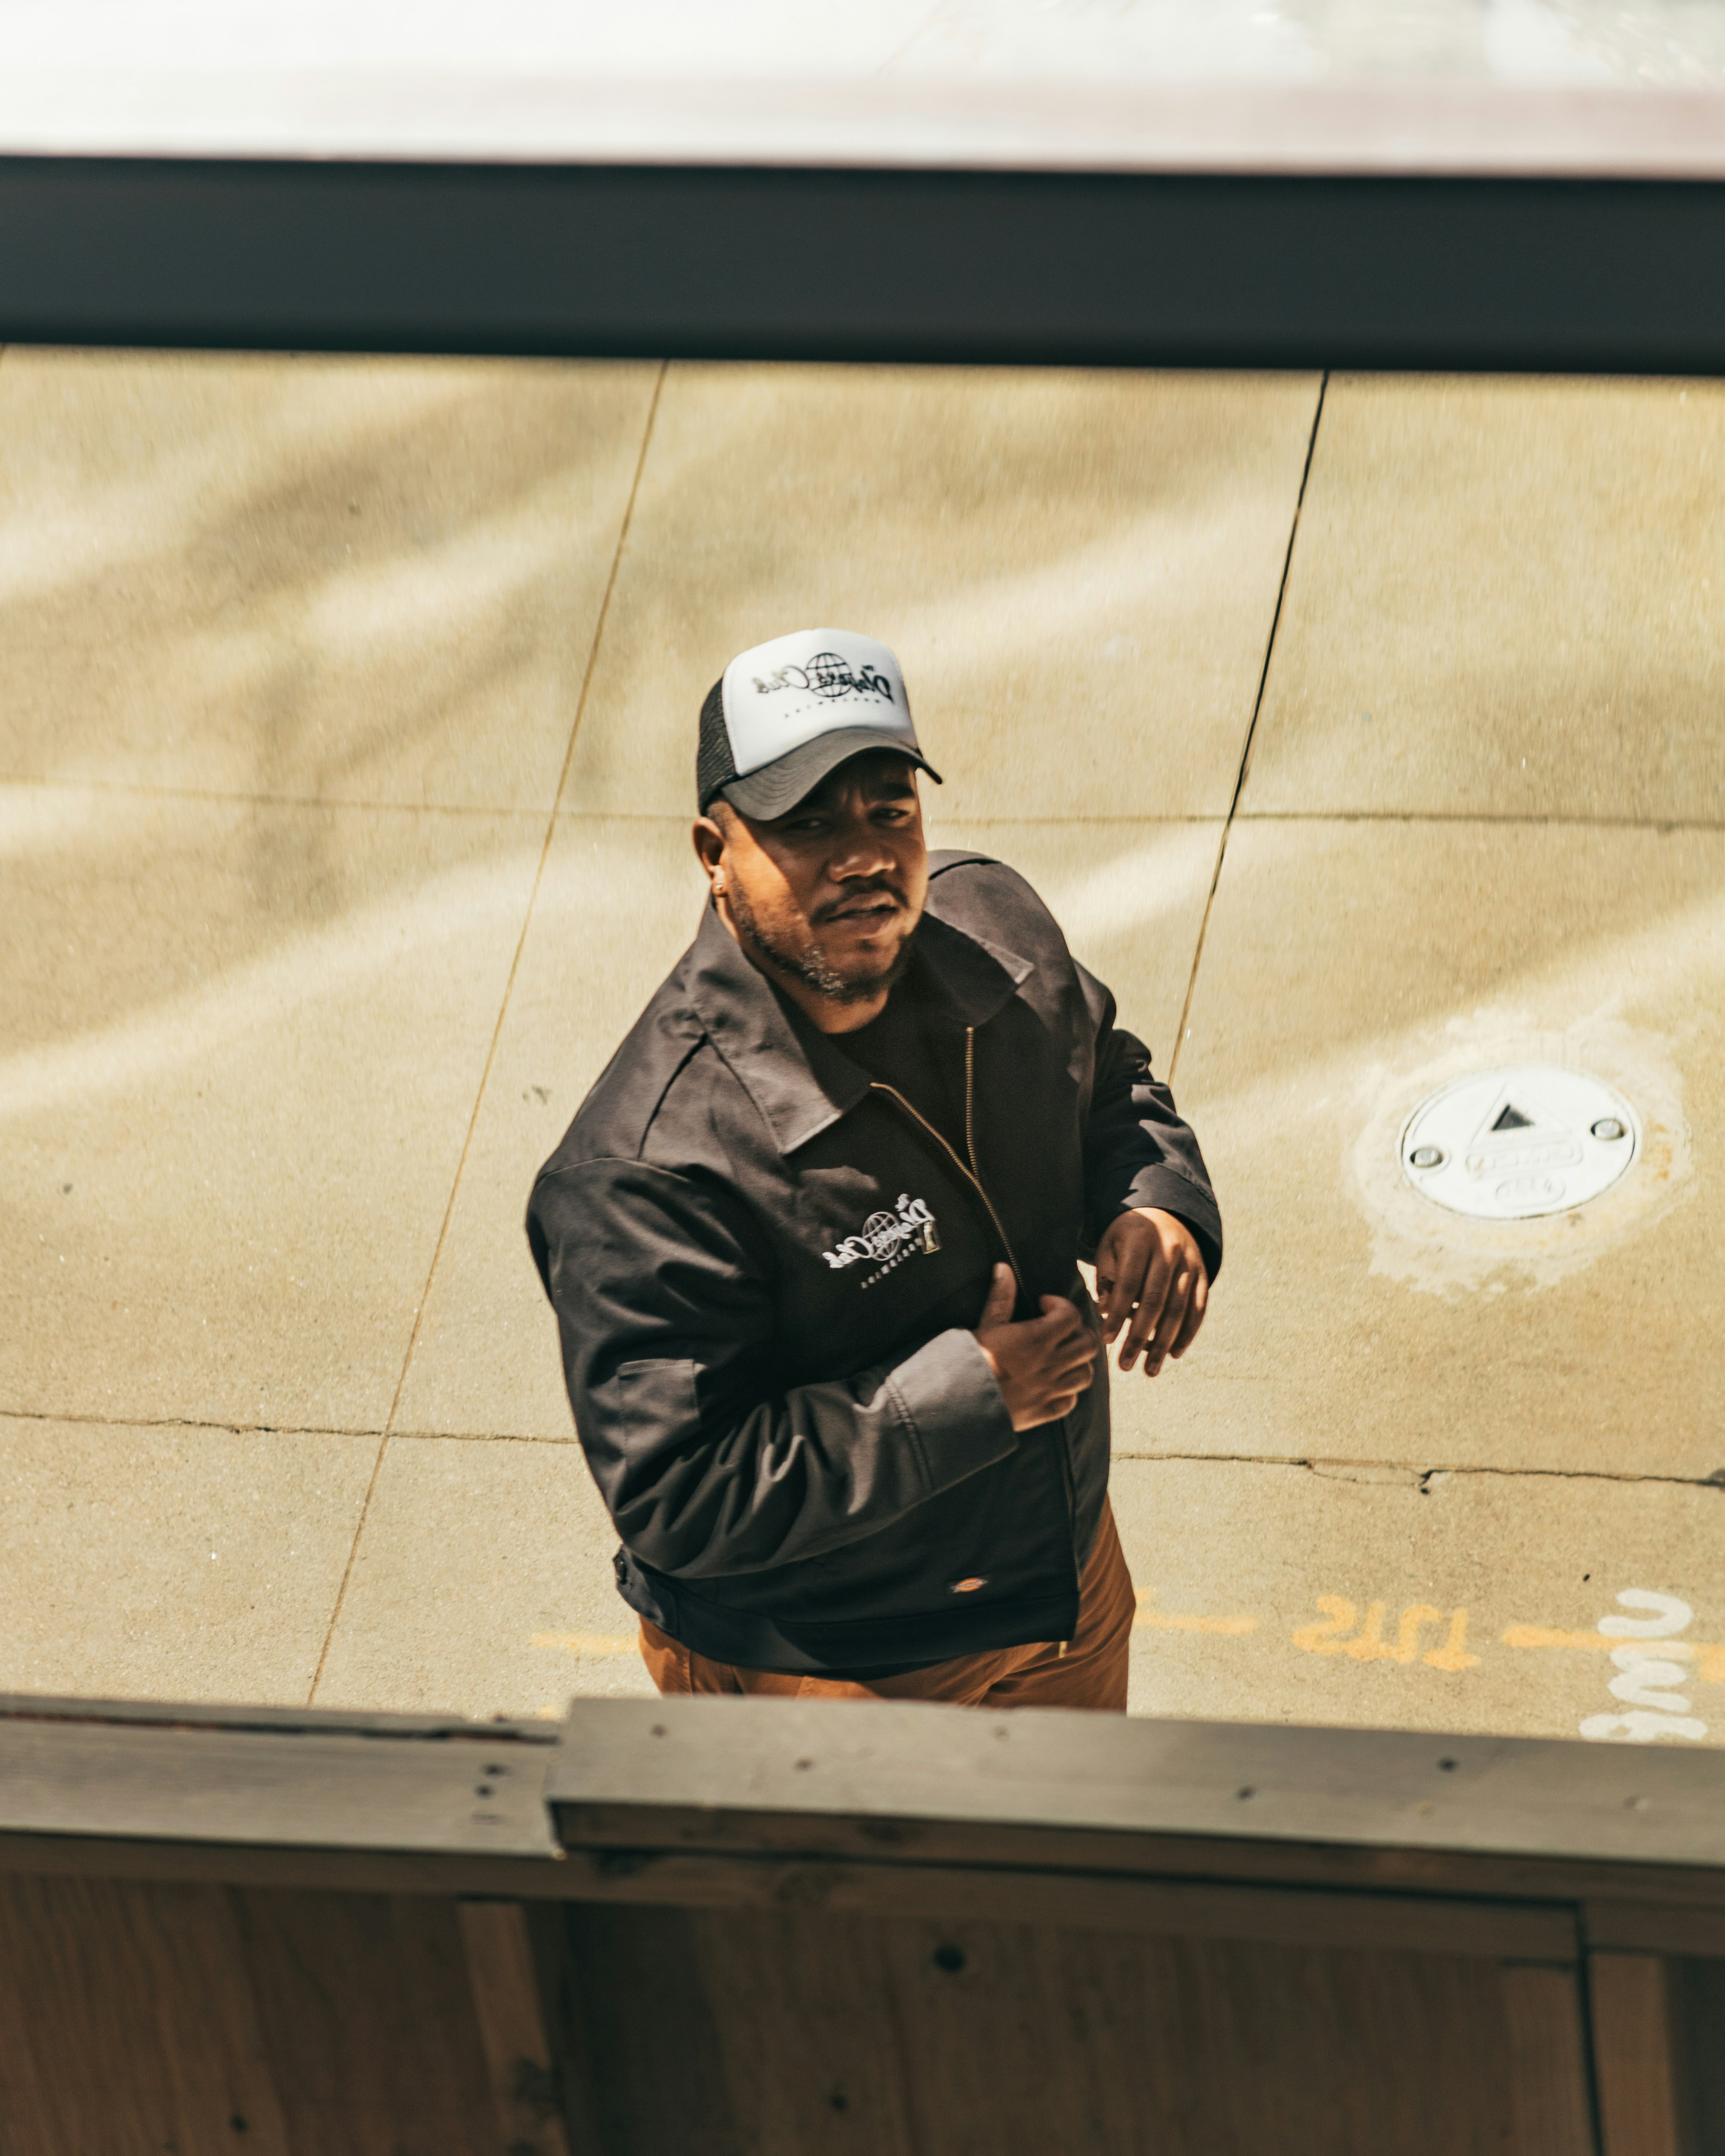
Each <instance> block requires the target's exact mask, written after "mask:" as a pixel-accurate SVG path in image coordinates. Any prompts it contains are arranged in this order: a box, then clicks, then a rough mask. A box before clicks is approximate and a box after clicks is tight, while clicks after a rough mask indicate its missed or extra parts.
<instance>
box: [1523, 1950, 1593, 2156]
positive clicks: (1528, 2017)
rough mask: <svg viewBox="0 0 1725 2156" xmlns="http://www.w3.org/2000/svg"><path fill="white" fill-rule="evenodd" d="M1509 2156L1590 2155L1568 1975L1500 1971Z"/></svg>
mask: <svg viewBox="0 0 1725 2156" xmlns="http://www.w3.org/2000/svg"><path fill="white" fill-rule="evenodd" d="M1502 1995H1503V2005H1504V2012H1505V2015H1506V2018H1507V2026H1508V2030H1509V2052H1510V2086H1511V2091H1512V2106H1513V2112H1514V2117H1515V2140H1514V2143H1513V2144H1512V2145H1513V2147H1514V2149H1515V2156H1594V2128H1593V2101H1592V2095H1591V2091H1590V2088H1589V2081H1588V2071H1587V2046H1586V2044H1585V2041H1584V2037H1583V2034H1582V2017H1581V1994H1580V1989H1579V1984H1578V1981H1577V1977H1576V1973H1575V1971H1574V1969H1541V1968H1538V1967H1536V1966H1534V1965H1533V1964H1532V1963H1527V1964H1524V1965H1522V1966H1521V1967H1519V1968H1511V1969H1505V1970H1504V1971H1503V1973H1502Z"/></svg>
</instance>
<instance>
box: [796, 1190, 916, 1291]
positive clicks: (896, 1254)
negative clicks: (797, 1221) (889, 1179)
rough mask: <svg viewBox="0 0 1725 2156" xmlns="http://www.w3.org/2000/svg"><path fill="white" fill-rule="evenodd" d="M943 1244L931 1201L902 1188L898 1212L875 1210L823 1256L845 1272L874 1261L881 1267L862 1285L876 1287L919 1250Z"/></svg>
mask: <svg viewBox="0 0 1725 2156" xmlns="http://www.w3.org/2000/svg"><path fill="white" fill-rule="evenodd" d="M940 1246H941V1234H940V1229H938V1228H937V1226H936V1225H935V1221H934V1215H933V1214H932V1213H931V1212H930V1211H929V1209H928V1204H927V1200H926V1199H922V1198H912V1197H911V1194H910V1193H909V1192H908V1191H901V1192H900V1193H899V1197H898V1210H897V1213H896V1215H895V1214H891V1213H871V1214H870V1215H869V1217H868V1219H866V1220H865V1221H864V1222H863V1224H862V1226H861V1227H860V1229H858V1230H857V1232H856V1234H855V1235H847V1236H845V1239H844V1240H843V1241H842V1242H839V1243H835V1244H834V1245H833V1247H832V1249H831V1250H823V1251H822V1252H821V1255H822V1256H823V1257H824V1259H825V1260H826V1261H827V1263H828V1264H829V1265H830V1266H831V1267H832V1269H833V1270H834V1272H842V1271H843V1270H845V1266H846V1265H862V1264H866V1263H870V1262H873V1263H874V1264H875V1265H879V1266H880V1271H879V1272H875V1273H871V1274H870V1276H869V1278H868V1279H867V1280H865V1281H864V1282H863V1283H862V1284H863V1286H865V1287H872V1286H874V1285H875V1281H877V1280H879V1279H880V1278H881V1276H882V1275H884V1274H886V1273H889V1272H891V1270H893V1268H894V1267H895V1266H896V1265H901V1264H902V1263H903V1262H904V1260H906V1258H907V1257H911V1256H914V1255H915V1254H916V1252H917V1251H918V1250H926V1251H934V1250H938V1249H939V1248H940Z"/></svg>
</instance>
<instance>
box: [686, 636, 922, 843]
mask: <svg viewBox="0 0 1725 2156" xmlns="http://www.w3.org/2000/svg"><path fill="white" fill-rule="evenodd" d="M871 748H884V749H891V750H892V751H893V752H895V753H896V754H897V755H899V756H902V757H908V758H909V760H910V761H911V762H912V763H914V764H916V766H917V767H919V768H920V769H922V770H923V771H926V772H927V773H928V775H929V777H930V778H932V780H933V781H934V783H935V784H936V785H937V786H938V785H939V783H940V776H941V775H940V773H938V772H937V770H936V769H935V767H934V766H933V765H932V763H931V762H929V761H928V759H927V757H926V756H924V755H923V753H922V748H921V747H920V746H919V745H918V743H917V740H916V728H915V727H914V726H912V725H911V705H910V699H909V698H908V697H907V696H906V694H905V682H904V676H903V675H901V673H900V672H899V667H898V661H897V660H896V659H895V658H894V657H893V655H892V654H891V652H890V651H889V650H888V649H887V648H886V645H885V644H877V643H876V642H875V639H874V638H873V637H872V636H859V635H858V634H856V632H855V630H854V629H797V630H794V631H793V633H792V634H790V635H789V636H776V637H774V638H773V641H772V642H771V643H770V644H756V645H754V647H753V648H752V649H750V650H748V651H741V652H739V653H738V654H737V657H736V658H735V659H733V660H732V662H731V664H730V665H728V666H727V667H726V669H725V671H724V673H723V674H722V675H721V676H720V678H719V680H716V682H714V684H713V685H712V687H711V689H710V690H708V692H707V698H706V702H705V703H704V704H703V705H702V706H701V747H700V750H699V752H698V753H697V755H696V766H695V784H696V794H697V796H698V798H699V803H700V808H701V814H703V815H704V814H706V808H707V804H708V803H710V802H711V800H712V798H713V797H714V796H715V795H716V794H720V793H722V794H723V795H724V797H725V798H726V800H727V801H729V802H730V803H732V806H733V807H735V808H740V809H741V810H742V813H743V814H744V815H745V816H752V817H754V818H755V819H757V822H762V823H766V822H769V821H770V820H771V819H773V817H775V816H783V814H784V813H785V811H786V810H787V809H788V808H794V807H795V806H796V804H797V803H798V802H799V801H800V800H801V799H802V798H803V795H804V794H805V793H811V792H812V791H813V790H814V788H815V787H817V786H819V783H820V782H821V781H822V779H824V778H825V777H826V775H827V773H829V771H831V770H833V769H834V767H836V766H838V765H839V764H841V763H843V762H845V761H846V760H847V759H848V758H849V757H853V756H857V755H860V753H861V752H862V751H863V750H865V749H871Z"/></svg>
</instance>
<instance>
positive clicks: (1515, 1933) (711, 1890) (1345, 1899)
mask: <svg viewBox="0 0 1725 2156" xmlns="http://www.w3.org/2000/svg"><path fill="white" fill-rule="evenodd" d="M562 1894H563V1895H564V1897H566V1898H567V1899H569V1900H572V1901H593V1902H612V1903H615V1904H618V1905H627V1904H630V1903H635V1904H652V1905H655V1906H657V1907H682V1908H710V1909H727V1908H729V1909H777V1910H781V1911H783V1910H799V1911H803V1912H807V1913H809V1914H814V1913H815V1912H825V1913H826V1914H828V1915H830V1916H834V1917H838V1916H845V1917H889V1918H899V1917H932V1916H939V1917H947V1918H949V1919H953V1920H965V1919H968V1920H973V1921H985V1922H997V1923H1013V1924H1054V1925H1059V1926H1062V1927H1064V1928H1067V1929H1071V1930H1089V1931H1100V1932H1137V1933H1161V1934H1163V1935H1165V1936H1168V1937H1178V1938H1216V1939H1263V1940H1272V1941H1281V1942H1284V1943H1288V1944H1294V1945H1297V1944H1307V1945H1321V1946H1331V1947H1338V1948H1369V1949H1373V1950H1389V1949H1394V1950H1397V1951H1403V1952H1410V1953H1411V1952H1424V1953H1442V1954H1453V1955H1461V1956H1474V1957H1486V1958H1492V1959H1497V1958H1517V1959H1522V1960H1540V1961H1548V1962H1563V1961H1574V1960H1575V1959H1577V1958H1578V1957H1579V1951H1580V1949H1579V1938H1578V1935H1577V1930H1576V1925H1575V1920H1574V1915H1573V1913H1572V1912H1570V1911H1569V1910H1568V1909H1567V1908H1564V1907H1561V1906H1558V1907H1552V1906H1549V1905H1542V1904H1539V1903H1522V1902H1476V1901H1468V1900H1464V1899H1461V1898H1459V1897H1450V1896H1439V1895H1433V1896H1412V1895H1394V1894H1379V1893H1353V1894H1332V1893H1325V1892H1313V1891H1312V1890H1309V1889H1305V1888H1300V1887H1294V1888H1276V1887H1258V1886H1226V1885H1221V1884H1218V1883H1215V1882H1213V1881H1205V1882H1203V1883H1199V1882H1189V1881H1158V1880H1144V1879H1133V1878H1120V1877H1097V1876H1091V1875H1088V1874H1085V1873H1070V1872H1060V1871H1055V1872H1035V1871H994V1870H990V1869H984V1868H981V1867H964V1868H959V1867H955V1866H922V1865H893V1864H883V1863H878V1862H876V1863H870V1864H858V1863H843V1862H829V1863H823V1862H821V1861H808V1860H799V1859H797V1858H779V1859H774V1858H762V1857H747V1856H691V1855H682V1854H673V1855H667V1856H656V1855H652V1854H646V1853H639V1852H636V1853H631V1854H629V1855H626V1856H624V1855H619V1856H605V1855H603V1854H601V1853H598V1852H594V1851H571V1853H570V1855H569V1857H568V1859H567V1863H566V1866H565V1867H564V1871H563V1874H562Z"/></svg>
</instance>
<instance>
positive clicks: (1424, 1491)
mask: <svg viewBox="0 0 1725 2156" xmlns="http://www.w3.org/2000/svg"><path fill="white" fill-rule="evenodd" d="M22 1423H31V1424H66V1425H69V1426H76V1425H85V1426H89V1427H92V1428H95V1429H97V1430H212V1431H225V1432H227V1433H228V1435H232V1436H234V1437H356V1438H371V1439H374V1440H379V1439H382V1438H385V1437H388V1438H390V1439H392V1440H398V1441H399V1442H400V1443H402V1444H403V1445H575V1444H577V1443H578V1439H577V1437H576V1435H575V1433H574V1432H573V1431H571V1432H570V1433H569V1435H567V1437H547V1436H544V1435H541V1434H539V1433H536V1432H534V1431H530V1430H381V1429H378V1428H377V1427H375V1426H372V1425H353V1424H336V1423H331V1424H323V1423H273V1422H235V1421H231V1420H223V1419H220V1418H216V1417H212V1418H210V1419H204V1418H203V1417H200V1416H196V1415H105V1414H57V1413H52V1412H46V1411H44V1412H37V1411H36V1410H34V1409H23V1408H0V1430H3V1429H4V1428H5V1427H6V1426H7V1425H8V1424H22ZM1114 1457H1115V1460H1116V1462H1117V1463H1118V1462H1122V1461H1125V1460H1132V1461H1134V1462H1137V1463H1142V1465H1144V1466H1152V1467H1154V1466H1161V1465H1163V1463H1164V1462H1178V1463H1180V1464H1181V1465H1183V1466H1196V1467H1296V1468H1300V1469H1301V1470H1303V1471H1304V1472H1306V1473H1307V1474H1308V1475H1318V1476H1322V1477H1323V1478H1324V1480H1325V1481H1331V1482H1353V1483H1355V1484H1357V1485H1359V1486H1369V1485H1371V1484H1373V1483H1377V1484H1379V1485H1381V1486H1385V1487H1392V1486H1395V1485H1397V1484H1400V1485H1402V1486H1404V1487H1409V1488H1413V1489H1416V1490H1418V1491H1419V1492H1420V1496H1430V1495H1431V1494H1432V1486H1433V1485H1434V1484H1435V1483H1436V1482H1440V1481H1443V1480H1445V1478H1447V1477H1448V1476H1461V1475H1496V1476H1502V1477H1503V1478H1504V1479H1505V1480H1507V1481H1512V1480H1514V1479H1516V1478H1517V1477H1522V1476H1538V1477H1541V1478H1543V1479H1544V1480H1546V1481H1558V1482H1622V1483H1629V1484H1634V1483H1637V1482H1658V1483H1663V1484H1666V1485H1669V1486H1671V1487H1672V1488H1674V1489H1680V1490H1717V1491H1721V1492H1725V1467H1716V1468H1715V1469H1714V1470H1713V1471H1712V1473H1711V1474H1710V1475H1658V1474H1651V1473H1645V1474H1644V1473H1635V1472H1634V1471H1630V1470H1627V1469H1610V1468H1603V1467H1497V1466H1484V1465H1481V1463H1480V1462H1478V1461H1476V1460H1473V1461H1467V1462H1464V1463H1460V1464H1449V1463H1445V1464H1443V1465H1440V1466H1435V1467H1416V1466H1409V1464H1408V1462H1407V1461H1405V1460H1343V1459H1336V1460H1327V1459H1323V1458H1320V1457H1318V1456H1317V1455H1299V1454H1296V1453H1290V1452H1117V1453H1116V1454H1115V1455H1114Z"/></svg>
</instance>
